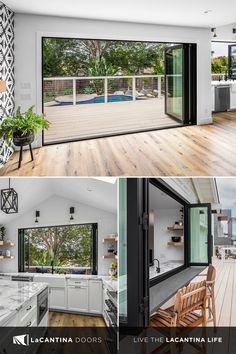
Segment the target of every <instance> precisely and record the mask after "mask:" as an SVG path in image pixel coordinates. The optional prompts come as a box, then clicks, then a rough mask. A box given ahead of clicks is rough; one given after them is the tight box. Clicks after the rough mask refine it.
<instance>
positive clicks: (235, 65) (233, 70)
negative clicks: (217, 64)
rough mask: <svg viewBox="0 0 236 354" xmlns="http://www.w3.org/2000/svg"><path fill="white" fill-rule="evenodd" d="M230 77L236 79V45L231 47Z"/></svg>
mask: <svg viewBox="0 0 236 354" xmlns="http://www.w3.org/2000/svg"><path fill="white" fill-rule="evenodd" d="M229 77H230V78H231V79H236V44H231V45H229Z"/></svg>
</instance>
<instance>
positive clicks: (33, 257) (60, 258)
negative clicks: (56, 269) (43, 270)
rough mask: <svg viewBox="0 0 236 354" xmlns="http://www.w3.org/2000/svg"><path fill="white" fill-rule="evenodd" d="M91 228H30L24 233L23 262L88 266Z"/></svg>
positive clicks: (36, 264) (38, 264)
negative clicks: (24, 260)
mask: <svg viewBox="0 0 236 354" xmlns="http://www.w3.org/2000/svg"><path fill="white" fill-rule="evenodd" d="M91 240H92V226H91V225H72V226H60V227H57V226H56V227H48V228H36V229H29V230H27V231H26V233H25V259H26V264H29V265H30V266H50V265H51V262H52V261H53V263H54V265H55V266H62V265H64V266H66V265H67V266H72V265H76V266H80V267H91V262H92V254H91V253H92V252H91V250H92V248H91V247H92V242H91Z"/></svg>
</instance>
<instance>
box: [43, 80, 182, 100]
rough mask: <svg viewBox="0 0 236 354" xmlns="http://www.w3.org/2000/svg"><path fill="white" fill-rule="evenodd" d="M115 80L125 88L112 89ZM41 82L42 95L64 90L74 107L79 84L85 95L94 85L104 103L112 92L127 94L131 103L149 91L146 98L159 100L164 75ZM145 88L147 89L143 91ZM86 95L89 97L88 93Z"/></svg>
mask: <svg viewBox="0 0 236 354" xmlns="http://www.w3.org/2000/svg"><path fill="white" fill-rule="evenodd" d="M174 76H181V75H174ZM116 80H120V81H123V86H126V87H125V88H124V87H122V83H121V84H119V83H117V87H116V89H115V88H114V87H115V85H116V84H114V81H116ZM148 80H152V82H151V83H148ZM43 81H44V95H47V94H48V96H49V95H52V96H53V95H54V96H55V95H59V94H60V93H61V94H63V90H64V96H66V95H67V96H69V95H70V96H72V104H73V105H76V104H77V102H78V99H77V97H78V93H77V92H78V90H79V89H78V86H79V85H80V83H82V84H81V87H82V89H81V90H84V91H85V93H86V92H90V94H92V88H91V85H94V87H95V89H94V93H95V94H96V95H102V96H104V103H108V102H109V96H110V95H112V94H113V95H114V92H120V93H122V94H126V93H125V92H128V93H127V95H128V96H130V97H131V100H132V101H135V100H136V99H140V97H142V96H143V97H144V96H145V94H142V92H146V91H147V92H148V91H151V93H149V94H146V96H147V98H148V97H149V98H151V97H152V96H153V97H157V98H161V96H162V94H163V92H164V75H132V76H130V75H119V76H75V77H50V78H44V79H43ZM63 82H64V84H63ZM124 82H125V83H124ZM57 83H58V85H57ZM86 85H87V86H86ZM96 86H97V87H96ZM145 86H146V87H147V89H145ZM121 89H123V90H121ZM86 90H87V91H86ZM112 91H113V92H112ZM53 93H54V94H53ZM87 95H88V96H89V93H88V94H87ZM144 98H145V97H144Z"/></svg>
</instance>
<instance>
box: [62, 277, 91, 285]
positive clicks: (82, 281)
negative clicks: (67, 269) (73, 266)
mask: <svg viewBox="0 0 236 354" xmlns="http://www.w3.org/2000/svg"><path fill="white" fill-rule="evenodd" d="M67 284H68V285H75V286H76V285H81V286H88V280H87V279H74V278H69V279H67Z"/></svg>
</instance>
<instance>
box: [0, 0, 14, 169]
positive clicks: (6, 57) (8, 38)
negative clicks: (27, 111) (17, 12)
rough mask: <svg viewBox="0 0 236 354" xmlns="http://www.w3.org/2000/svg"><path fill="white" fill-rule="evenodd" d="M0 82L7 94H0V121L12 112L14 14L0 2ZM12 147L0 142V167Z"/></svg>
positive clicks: (10, 152)
mask: <svg viewBox="0 0 236 354" xmlns="http://www.w3.org/2000/svg"><path fill="white" fill-rule="evenodd" d="M0 80H5V81H6V82H7V92H5V93H0V121H2V120H3V119H4V118H5V117H7V116H9V115H11V114H12V112H13V110H14V13H13V12H12V11H11V10H10V9H9V8H8V7H7V6H6V5H4V4H3V3H2V2H1V1H0ZM12 153H13V147H12V146H7V145H6V143H5V142H4V141H3V140H0V167H2V166H3V165H4V163H6V161H7V160H8V159H9V157H10V156H11V154H12Z"/></svg>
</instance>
